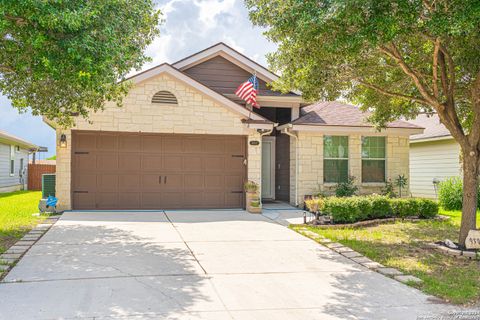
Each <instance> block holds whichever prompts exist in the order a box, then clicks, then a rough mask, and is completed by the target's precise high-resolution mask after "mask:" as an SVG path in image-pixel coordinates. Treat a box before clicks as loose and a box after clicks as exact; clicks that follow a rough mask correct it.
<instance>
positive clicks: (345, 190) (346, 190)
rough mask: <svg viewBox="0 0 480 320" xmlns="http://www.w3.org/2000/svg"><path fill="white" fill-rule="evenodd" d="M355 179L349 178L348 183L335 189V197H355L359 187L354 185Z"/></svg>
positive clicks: (338, 185)
mask: <svg viewBox="0 0 480 320" xmlns="http://www.w3.org/2000/svg"><path fill="white" fill-rule="evenodd" d="M354 183H355V177H354V176H349V177H348V179H347V181H346V182H340V183H338V184H337V185H336V187H335V195H336V196H337V197H351V196H353V195H355V192H357V190H358V187H357V186H356V185H355V184H354Z"/></svg>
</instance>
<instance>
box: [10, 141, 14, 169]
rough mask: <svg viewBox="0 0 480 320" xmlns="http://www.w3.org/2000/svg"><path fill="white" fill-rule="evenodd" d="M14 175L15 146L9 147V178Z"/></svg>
mask: <svg viewBox="0 0 480 320" xmlns="http://www.w3.org/2000/svg"><path fill="white" fill-rule="evenodd" d="M14 175H15V146H10V176H14Z"/></svg>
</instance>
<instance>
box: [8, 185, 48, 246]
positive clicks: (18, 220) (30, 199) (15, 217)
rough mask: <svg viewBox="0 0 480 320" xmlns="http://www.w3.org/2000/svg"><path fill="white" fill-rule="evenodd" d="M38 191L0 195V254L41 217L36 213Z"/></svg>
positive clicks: (40, 195) (38, 198)
mask: <svg viewBox="0 0 480 320" xmlns="http://www.w3.org/2000/svg"><path fill="white" fill-rule="evenodd" d="M41 197H42V193H41V192H40V191H16V192H10V193H0V253H2V252H4V251H5V250H7V249H8V248H9V247H10V246H11V245H12V244H13V243H15V242H16V241H17V240H18V239H20V238H21V237H23V235H24V234H25V233H27V232H28V231H30V229H32V228H33V227H34V226H35V225H36V224H37V223H38V222H40V221H41V220H43V217H39V216H32V214H33V213H36V212H38V202H39V200H40V198H41Z"/></svg>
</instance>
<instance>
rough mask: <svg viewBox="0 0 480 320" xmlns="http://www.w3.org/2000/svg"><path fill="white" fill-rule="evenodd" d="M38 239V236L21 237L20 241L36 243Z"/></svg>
mask: <svg viewBox="0 0 480 320" xmlns="http://www.w3.org/2000/svg"><path fill="white" fill-rule="evenodd" d="M38 239H40V235H38V236H23V238H22V239H20V240H22V241H37V240H38Z"/></svg>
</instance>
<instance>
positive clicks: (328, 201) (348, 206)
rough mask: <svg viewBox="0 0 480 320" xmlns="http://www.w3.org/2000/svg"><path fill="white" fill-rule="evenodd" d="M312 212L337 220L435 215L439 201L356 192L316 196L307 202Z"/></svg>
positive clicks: (350, 221)
mask: <svg viewBox="0 0 480 320" xmlns="http://www.w3.org/2000/svg"><path fill="white" fill-rule="evenodd" d="M305 204H306V206H307V208H308V209H309V210H310V211H311V212H322V213H326V214H329V215H331V216H332V220H333V222H334V223H337V224H341V223H353V222H357V221H363V220H369V219H381V218H387V217H392V216H393V217H399V218H405V217H411V216H418V217H420V218H433V217H435V216H436V215H437V214H438V204H437V203H436V202H435V201H433V200H429V199H416V198H408V199H401V198H393V199H392V198H388V197H386V196H377V195H374V196H353V197H325V198H313V199H310V200H307V201H306V202H305Z"/></svg>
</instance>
